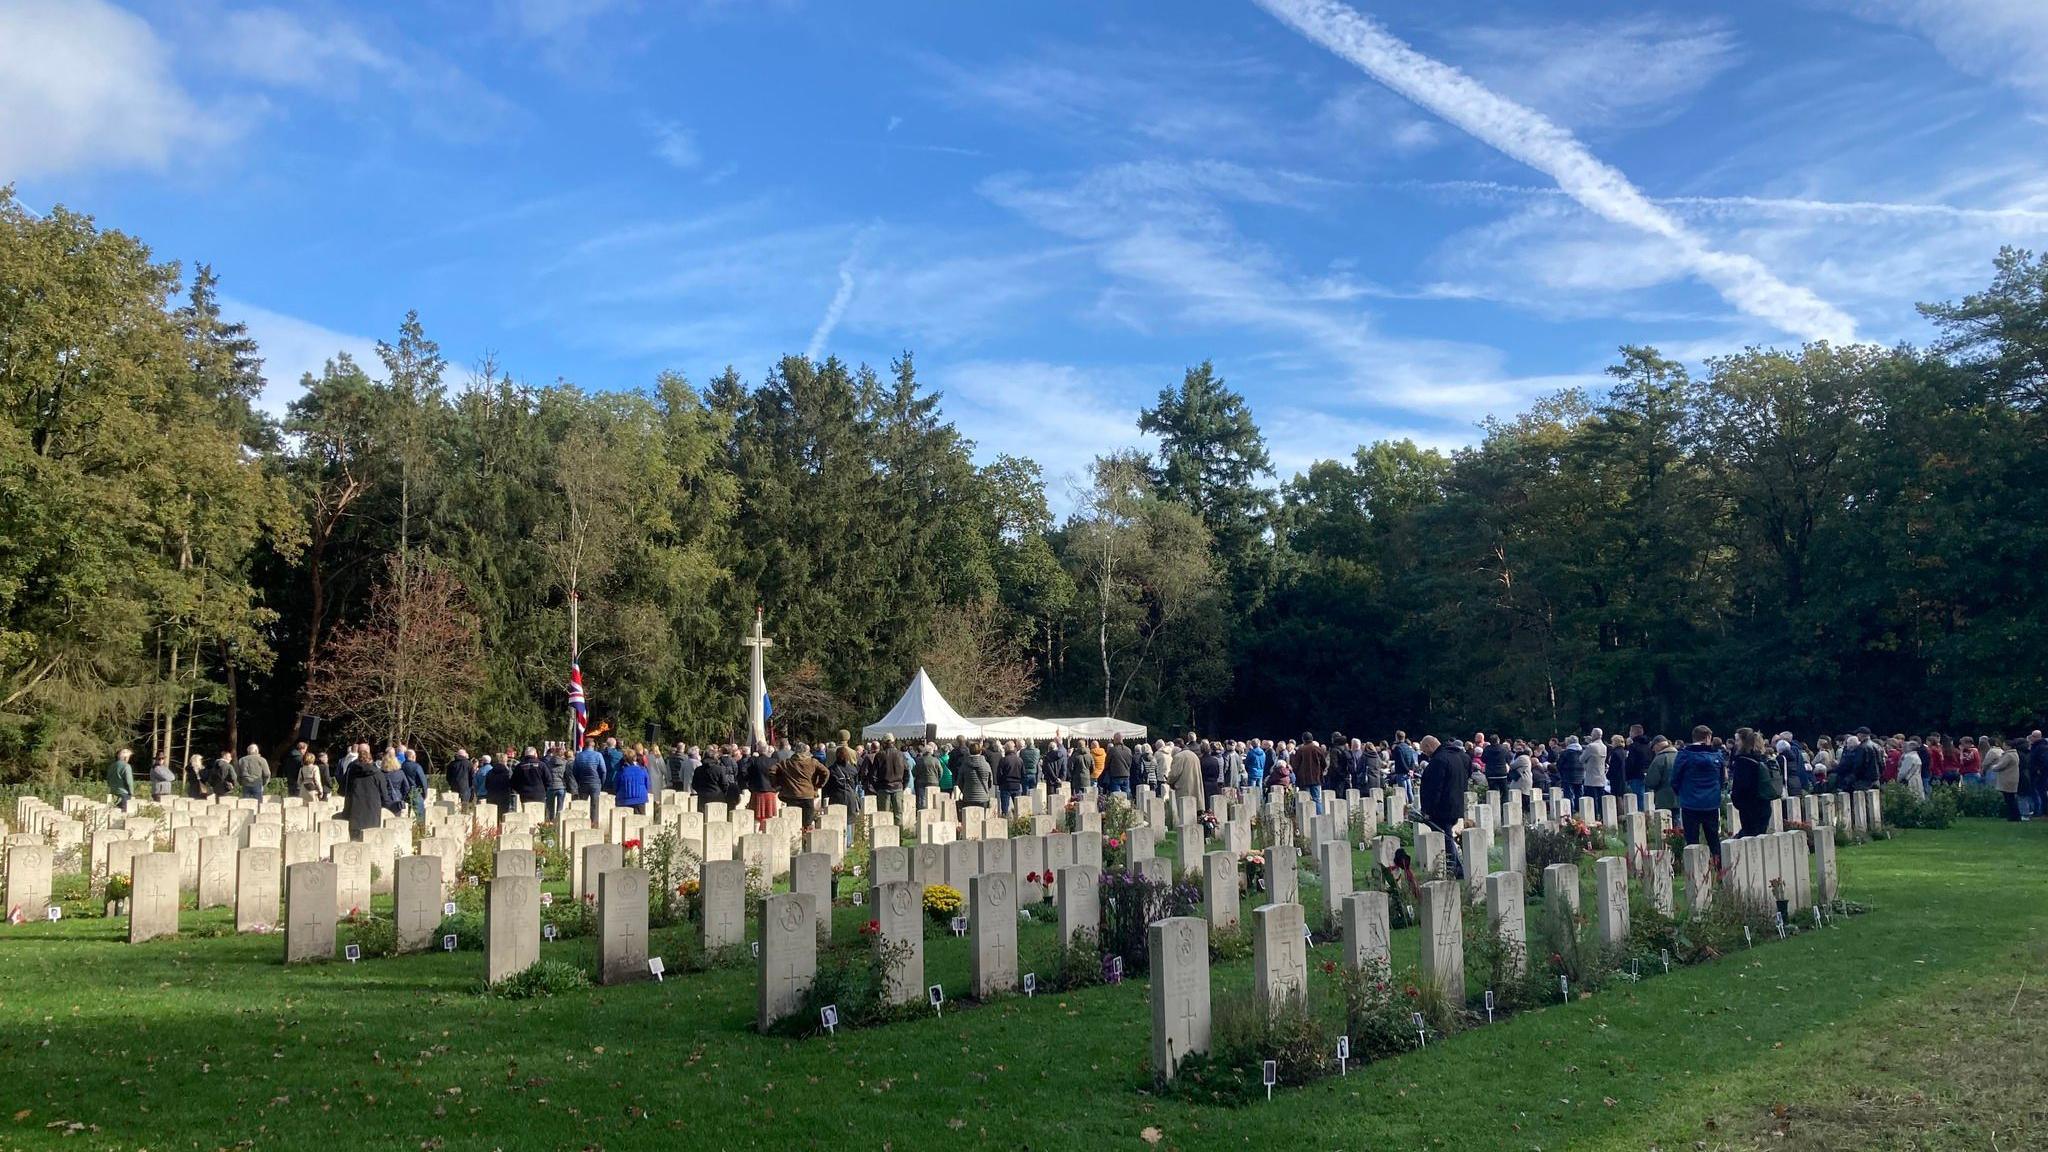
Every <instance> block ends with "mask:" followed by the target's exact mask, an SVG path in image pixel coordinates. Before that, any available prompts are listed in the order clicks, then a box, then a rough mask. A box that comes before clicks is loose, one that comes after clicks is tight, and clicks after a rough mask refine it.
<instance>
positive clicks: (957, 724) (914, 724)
mask: <svg viewBox="0 0 2048 1152" xmlns="http://www.w3.org/2000/svg"><path fill="white" fill-rule="evenodd" d="M934 730H936V731H935V732H934ZM927 733H934V734H935V735H936V736H937V737H938V738H939V739H941V740H951V739H953V738H954V737H956V736H967V737H979V736H980V735H981V734H982V731H981V725H979V724H977V723H975V722H974V721H972V720H969V719H967V718H966V717H965V716H962V715H960V713H958V712H955V711H954V710H953V706H952V705H951V704H948V703H946V698H945V697H944V696H941V695H939V689H938V686H937V685H935V684H933V683H932V678H931V677H930V676H927V675H925V671H924V669H922V668H919V669H918V670H917V675H916V676H913V677H911V680H910V687H908V688H905V689H904V690H903V696H902V698H901V699H899V700H897V701H896V706H895V707H894V708H891V709H889V714H888V715H887V716H884V717H882V718H881V719H880V720H877V721H875V722H874V723H873V724H870V725H868V726H867V727H865V728H863V729H861V730H860V735H861V739H863V740H880V739H882V738H883V737H885V736H894V737H895V738H897V739H898V740H922V739H924V738H925V736H926V734H927Z"/></svg>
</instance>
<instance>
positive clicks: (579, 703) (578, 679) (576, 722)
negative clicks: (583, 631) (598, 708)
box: [569, 660, 590, 749]
mask: <svg viewBox="0 0 2048 1152" xmlns="http://www.w3.org/2000/svg"><path fill="white" fill-rule="evenodd" d="M569 718H570V724H571V727H573V728H574V729H575V730H576V747H577V748H578V749H581V748H582V747H583V733H584V730H585V729H587V728H588V727H589V726H590V709H589V708H588V707H587V706H586V705H585V703H584V699H583V665H582V664H581V663H580V662H578V661H574V660H571V661H570V662H569Z"/></svg>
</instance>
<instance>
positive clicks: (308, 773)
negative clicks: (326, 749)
mask: <svg viewBox="0 0 2048 1152" xmlns="http://www.w3.org/2000/svg"><path fill="white" fill-rule="evenodd" d="M296 783H297V784H298V789H299V799H300V800H302V801H304V802H305V803H308V804H311V803H313V802H315V801H318V800H325V799H326V798H327V792H326V790H325V789H323V788H322V787H321V782H320V758H319V757H318V756H315V755H313V754H312V753H311V752H308V753H306V754H305V755H304V756H301V757H300V758H299V773H298V780H297V781H296Z"/></svg>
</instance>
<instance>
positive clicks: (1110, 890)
mask: <svg viewBox="0 0 2048 1152" xmlns="http://www.w3.org/2000/svg"><path fill="white" fill-rule="evenodd" d="M1098 885H1099V887H1098V889H1097V891H1098V894H1099V900H1100V902H1101V905H1102V919H1101V921H1100V928H1099V930H1098V932H1097V934H1096V939H1097V941H1098V942H1099V943H1100V944H1101V947H1102V953H1103V955H1104V956H1121V957H1123V961H1124V974H1125V975H1126V976H1136V975H1138V974H1139V973H1141V972H1145V971H1148V970H1149V968H1150V961H1149V957H1150V951H1149V944H1148V940H1147V931H1148V929H1149V928H1150V927H1151V925H1152V922H1153V921H1155V920H1164V919H1166V918H1167V917H1169V916H1190V915H1193V914H1194V912H1195V909H1197V908H1199V907H1200V906H1201V903H1202V890H1201V887H1200V886H1199V885H1194V884H1188V883H1184V882H1177V881H1168V882H1166V883H1164V884H1162V883H1159V882H1157V881H1153V880H1148V879H1146V878H1145V877H1144V876H1142V875H1139V874H1137V873H1134V872H1111V871H1109V870H1108V869H1104V870H1103V873H1102V877H1101V879H1100V880H1099V881H1098ZM925 891H927V892H929V891H931V889H929V888H927V889H925Z"/></svg>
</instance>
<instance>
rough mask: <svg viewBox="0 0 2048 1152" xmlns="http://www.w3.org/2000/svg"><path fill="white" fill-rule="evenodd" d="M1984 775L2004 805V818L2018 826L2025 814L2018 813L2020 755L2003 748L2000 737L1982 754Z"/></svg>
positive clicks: (2003, 743) (2002, 740) (2003, 742)
mask: <svg viewBox="0 0 2048 1152" xmlns="http://www.w3.org/2000/svg"><path fill="white" fill-rule="evenodd" d="M1984 774H1985V775H1987V776H1989V777H1991V780H1992V784H1993V786H1994V787H1996V788H1997V789H1998V798H1999V800H2001V801H2003V802H2004V804H2005V818H2006V820H2007V821H2009V822H2011V823H2014V824H2018V823H2020V822H2021V821H2023V820H2025V819H2026V818H2027V817H2026V814H2025V813H2023V812H2021V811H2020V755H2019V753H2018V752H2015V751H2013V750H2012V749H2011V748H2008V747H2006V746H2005V740H2004V739H2003V738H2002V737H2001V738H1999V739H1996V740H1993V741H1992V742H1991V748H1990V750H1989V751H1987V752H1985V753H1984Z"/></svg>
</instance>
